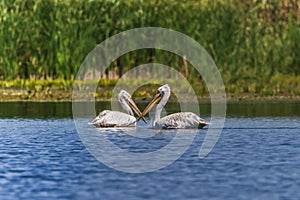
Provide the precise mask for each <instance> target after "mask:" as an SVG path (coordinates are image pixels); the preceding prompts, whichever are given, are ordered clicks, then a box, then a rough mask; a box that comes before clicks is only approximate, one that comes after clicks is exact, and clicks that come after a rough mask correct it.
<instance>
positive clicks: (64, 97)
mask: <svg viewBox="0 0 300 200" xmlns="http://www.w3.org/2000/svg"><path fill="white" fill-rule="evenodd" d="M148 96H149V95H148ZM150 96H151V95H150ZM80 99H82V100H83V101H92V99H87V98H85V97H84V96H83V97H81V98H80ZM133 99H134V100H135V101H136V102H141V103H142V102H148V101H150V100H151V99H150V98H144V97H134V98H133ZM110 100H111V98H110V97H109V96H101V97H99V96H98V95H97V96H96V97H95V101H97V102H109V101H110ZM79 101H80V100H79ZM198 101H199V103H210V97H209V96H198ZM226 101H227V103H255V102H260V103H263V102H265V103H280V102H295V103H298V102H299V103H300V96H293V95H276V96H262V95H259V94H253V93H244V94H226ZM3 102H49V103H51V102H72V90H56V91H51V92H49V91H48V92H47V93H45V92H44V91H41V92H36V91H35V92H31V91H27V90H24V89H3V88H0V103H3ZM169 102H176V101H174V99H173V100H172V99H170V100H169Z"/></svg>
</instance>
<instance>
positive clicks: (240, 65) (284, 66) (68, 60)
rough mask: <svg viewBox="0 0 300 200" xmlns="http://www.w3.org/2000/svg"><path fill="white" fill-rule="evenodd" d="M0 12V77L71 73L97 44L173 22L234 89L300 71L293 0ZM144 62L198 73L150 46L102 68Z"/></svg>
mask: <svg viewBox="0 0 300 200" xmlns="http://www.w3.org/2000/svg"><path fill="white" fill-rule="evenodd" d="M0 13H1V14H0V42H1V45H0V80H13V79H32V80H45V79H50V80H52V79H64V80H73V79H74V77H75V76H76V72H77V70H78V69H79V67H80V64H81V62H82V61H83V60H84V58H85V57H86V55H87V54H88V53H89V52H90V51H91V50H92V49H93V48H94V47H95V45H96V44H98V43H100V42H102V41H103V40H105V39H106V38H108V37H110V36H112V35H115V34H117V33H119V32H122V31H125V30H128V29H132V28H138V27H147V26H156V27H165V28H170V29H174V30H177V31H180V32H182V33H184V34H187V35H188V36H190V37H192V38H193V39H195V40H196V41H198V42H199V43H200V44H201V45H202V46H203V47H204V48H205V49H206V50H207V51H208V53H209V54H210V55H211V56H212V57H213V59H214V60H215V62H216V64H217V66H218V68H219V70H220V72H221V74H222V77H223V79H224V81H225V84H229V85H235V84H236V86H237V87H238V88H239V89H238V90H241V91H244V89H243V88H244V87H248V86H247V82H249V81H250V82H253V83H255V86H253V87H252V88H248V89H245V91H247V90H248V91H249V90H250V91H252V90H253V91H261V90H262V88H263V87H264V84H265V83H267V82H269V80H270V79H271V78H272V77H274V76H275V75H276V76H278V74H283V75H284V76H285V75H292V76H296V77H297V76H298V75H299V73H300V55H299V53H300V46H299V44H300V31H299V30H300V17H299V16H300V8H299V3H298V1H296V0H285V1H281V0H274V1H272V2H265V3H264V2H263V1H246V2H245V1H239V0H228V1H225V0H214V1H208V0H203V1H197V0H191V1H176V0H164V1H161V0H150V1H143V0H138V1H136V0H129V1H125V0H111V1H108V0H107V1H98V0H89V1H86V0H75V1H72V0H65V1H60V0H28V1H23V0H3V1H2V2H1V3H0ZM148 62H159V63H163V64H167V65H170V66H172V67H174V68H176V69H177V70H178V71H180V72H182V73H183V74H184V75H185V76H186V77H187V78H189V79H191V80H192V79H195V78H198V75H197V72H196V71H195V70H194V69H193V68H192V66H190V65H188V68H186V67H184V63H183V60H182V58H180V57H178V56H176V55H173V54H170V53H168V52H162V51H160V50H154V49H148V50H140V51H135V52H130V53H128V54H126V55H124V56H122V57H120V59H118V61H117V62H115V63H113V64H112V65H111V66H110V68H109V70H108V71H107V72H106V73H107V75H108V74H109V71H110V72H111V71H112V69H114V67H117V70H116V72H115V73H117V75H118V76H121V75H122V74H123V73H124V72H126V71H127V70H129V69H130V68H132V67H133V66H136V65H140V64H143V63H148ZM106 77H109V76H106ZM277 79H278V78H277ZM277 79H274V80H277ZM272 80H273V79H272ZM233 88H236V87H233Z"/></svg>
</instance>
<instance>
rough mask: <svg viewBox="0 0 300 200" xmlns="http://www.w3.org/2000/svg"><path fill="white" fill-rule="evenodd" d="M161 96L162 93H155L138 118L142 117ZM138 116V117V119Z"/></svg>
mask: <svg viewBox="0 0 300 200" xmlns="http://www.w3.org/2000/svg"><path fill="white" fill-rule="evenodd" d="M161 98H162V95H161V94H160V93H157V94H156V95H155V96H154V97H153V99H152V100H151V101H150V103H149V104H148V105H147V107H146V108H145V110H144V111H143V113H142V115H141V117H140V118H142V117H144V116H145V115H146V114H147V113H148V112H149V111H150V110H151V109H152V108H153V106H154V105H155V104H156V103H157V102H159V101H160V100H161ZM140 118H139V119H140Z"/></svg>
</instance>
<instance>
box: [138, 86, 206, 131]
mask: <svg viewBox="0 0 300 200" xmlns="http://www.w3.org/2000/svg"><path fill="white" fill-rule="evenodd" d="M170 95H171V89H170V86H169V85H168V84H166V85H163V86H161V87H159V88H158V90H157V93H156V95H155V96H154V97H153V99H152V100H151V101H150V103H149V104H148V105H147V107H146V108H145V110H144V111H143V113H142V117H144V116H145V115H146V114H147V113H148V112H149V111H150V110H151V108H152V107H153V106H154V105H155V104H156V103H157V102H159V103H158V105H157V106H156V111H155V117H154V120H153V122H152V126H153V127H154V128H162V129H192V128H193V129H195V128H198V129H201V128H203V127H204V126H206V125H208V124H209V122H207V121H206V120H204V119H202V118H200V117H199V116H198V115H196V114H194V113H192V112H179V113H174V114H171V115H168V116H165V117H163V118H161V117H160V115H161V111H162V109H163V107H164V106H165V105H166V103H167V102H168V100H169V97H170Z"/></svg>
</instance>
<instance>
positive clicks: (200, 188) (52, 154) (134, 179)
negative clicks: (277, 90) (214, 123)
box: [0, 103, 300, 199]
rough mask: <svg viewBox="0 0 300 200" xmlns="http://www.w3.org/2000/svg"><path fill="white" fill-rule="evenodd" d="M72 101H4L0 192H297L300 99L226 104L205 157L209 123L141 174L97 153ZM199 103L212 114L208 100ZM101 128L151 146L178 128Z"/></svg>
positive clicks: (215, 195) (285, 195) (132, 144)
mask: <svg viewBox="0 0 300 200" xmlns="http://www.w3.org/2000/svg"><path fill="white" fill-rule="evenodd" d="M97 106H98V108H99V109H104V108H107V107H109V106H108V105H107V104H103V103H102V104H99V105H97ZM139 106H145V105H139ZM71 107H72V105H71V103H0V136H1V137H0V139H1V142H0V159H1V165H0V199H43V198H47V199H299V198H300V191H299V188H300V103H241V104H229V105H228V112H227V118H226V122H225V126H224V129H223V131H222V134H221V137H220V138H219V140H218V142H217V144H216V146H215V147H214V149H213V150H212V152H210V154H208V156H207V157H206V158H204V159H199V157H198V153H199V147H200V146H201V144H202V142H203V139H204V135H205V133H206V131H207V128H205V129H203V130H199V131H198V132H197V135H196V137H195V139H194V140H193V143H192V145H191V146H190V147H189V148H188V149H187V151H186V152H185V153H184V154H183V155H182V156H181V157H180V158H179V159H178V160H176V161H175V162H174V163H173V164H171V165H169V166H167V167H165V168H163V169H160V170H158V171H154V172H149V173H140V174H134V173H126V172H122V171H117V170H115V169H112V168H110V167H108V166H106V165H104V164H102V163H101V162H99V161H98V160H97V159H96V158H95V157H93V156H92V154H90V153H89V151H88V150H87V149H86V147H85V146H84V145H83V143H82V141H81V140H80V137H79V135H78V134H77V131H76V128H75V124H74V121H73V119H72V108H71ZM170 107H172V105H170ZM200 109H201V115H202V116H203V117H204V118H206V119H209V109H210V106H209V105H206V104H203V105H200ZM171 110H172V109H171ZM174 110H176V109H174ZM86 120H87V121H88V120H90V119H86ZM138 125H139V127H140V128H142V129H143V127H144V126H145V125H143V124H142V123H139V124H138ZM144 128H145V130H147V129H148V127H146V126H145V127H144ZM90 129H91V132H93V131H95V130H96V128H94V127H90ZM129 132H130V131H129ZM99 134H107V136H108V137H110V139H111V141H113V142H115V143H117V144H118V145H120V146H121V147H122V148H126V149H128V150H130V151H132V152H139V151H143V152H146V151H147V152H148V151H149V152H150V151H154V150H155V149H156V148H161V147H162V146H164V145H166V144H168V143H169V142H170V140H171V139H172V138H173V137H174V134H176V131H168V132H166V133H165V134H159V135H155V136H153V137H151V138H144V139H140V140H137V139H134V138H133V137H132V136H130V134H129V135H128V134H127V133H123V132H115V133H114V134H108V133H107V131H106V132H105V133H101V131H100V132H99ZM99 148H101V147H99ZM150 163H151V161H149V164H150ZM129 164H130V163H129Z"/></svg>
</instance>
